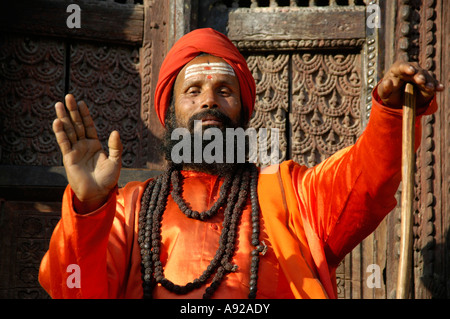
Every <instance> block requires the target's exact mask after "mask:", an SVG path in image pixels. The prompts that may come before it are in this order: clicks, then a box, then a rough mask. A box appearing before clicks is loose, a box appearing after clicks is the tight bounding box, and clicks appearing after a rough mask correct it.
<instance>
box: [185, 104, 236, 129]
mask: <svg viewBox="0 0 450 319" xmlns="http://www.w3.org/2000/svg"><path fill="white" fill-rule="evenodd" d="M207 116H214V117H215V118H217V119H218V120H219V121H221V122H222V123H223V126H224V127H235V126H236V125H235V123H233V121H232V120H231V119H230V118H229V117H228V116H226V115H225V114H223V113H222V112H220V111H218V110H215V109H207V110H205V111H202V112H199V113H197V114H194V115H193V116H191V117H190V118H189V121H188V128H189V130H190V131H193V130H194V121H201V120H202V119H204V118H205V117H207Z"/></svg>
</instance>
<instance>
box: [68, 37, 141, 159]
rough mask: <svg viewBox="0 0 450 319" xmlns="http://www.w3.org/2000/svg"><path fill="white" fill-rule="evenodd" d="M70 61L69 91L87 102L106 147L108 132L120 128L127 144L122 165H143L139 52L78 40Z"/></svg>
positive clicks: (72, 48) (72, 47)
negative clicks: (140, 140)
mask: <svg viewBox="0 0 450 319" xmlns="http://www.w3.org/2000/svg"><path fill="white" fill-rule="evenodd" d="M70 62H71V63H70V66H71V68H70V81H71V83H70V89H69V92H71V93H73V94H74V96H75V98H76V99H77V100H80V99H82V100H84V101H85V102H86V103H87V105H88V107H89V110H90V113H91V115H92V117H93V119H94V123H95V125H96V128H97V131H98V136H99V138H100V140H101V141H102V144H103V145H104V148H105V149H107V143H108V137H109V134H110V133H111V132H112V131H113V130H117V131H119V133H120V136H121V139H122V143H123V145H124V152H123V155H122V163H123V167H142V166H143V162H144V159H143V156H144V155H145V154H143V151H144V152H145V149H142V146H141V145H140V143H139V139H140V137H141V136H142V135H143V130H145V126H144V124H143V123H142V122H141V118H140V115H141V114H140V106H141V82H140V77H139V67H140V65H139V63H140V60H139V51H138V50H137V49H136V48H134V47H125V46H113V45H93V44H87V43H76V44H74V45H72V46H71V55H70Z"/></svg>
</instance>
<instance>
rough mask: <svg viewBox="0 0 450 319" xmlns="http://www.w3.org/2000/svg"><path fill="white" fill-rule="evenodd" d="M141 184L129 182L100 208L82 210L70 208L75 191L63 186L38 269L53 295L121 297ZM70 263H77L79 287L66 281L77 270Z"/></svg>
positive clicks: (67, 296) (54, 296)
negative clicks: (58, 210) (58, 212)
mask: <svg viewBox="0 0 450 319" xmlns="http://www.w3.org/2000/svg"><path fill="white" fill-rule="evenodd" d="M130 184H136V183H130ZM140 184H142V183H140ZM141 188H142V187H134V185H128V184H127V186H125V188H124V189H120V190H118V191H117V192H111V194H110V195H109V198H108V200H107V202H106V203H105V204H104V205H103V206H102V207H100V208H99V209H98V210H96V211H94V212H91V213H89V214H85V215H81V214H77V213H76V212H75V211H74V208H73V198H74V193H73V191H72V189H71V188H70V186H68V187H67V188H66V191H65V193H64V196H63V202H62V211H61V220H60V221H59V223H58V224H57V226H56V227H55V230H54V231H53V234H52V237H51V240H50V245H49V250H48V251H47V252H46V254H45V256H44V258H43V259H42V262H41V266H40V269H39V282H40V284H41V285H42V287H43V288H44V289H45V290H46V291H47V293H48V294H49V295H50V296H51V297H52V298H121V297H123V294H124V291H125V289H126V286H127V282H126V277H127V274H128V273H129V272H130V267H131V266H130V263H129V261H130V259H131V256H130V254H131V250H132V245H133V244H134V242H135V241H134V237H135V236H134V227H135V223H134V218H135V211H136V209H139V206H140V202H139V200H137V199H139V196H140V194H141V193H142V192H141ZM128 201H129V202H128ZM126 205H128V206H129V207H127V209H126V210H125V208H124V207H126ZM69 265H76V266H77V267H78V269H79V275H80V276H79V279H80V280H79V288H78V287H74V286H73V285H71V284H68V280H69V282H72V283H73V282H74V277H73V275H74V274H75V272H73V271H72V270H71V269H70V268H69V269H68V268H67V267H68V266H69ZM70 276H72V277H70ZM138 279H140V278H139V277H138ZM137 288H138V289H139V288H141V287H140V286H139V284H138V285H137ZM137 293H139V290H138V291H137ZM136 297H137V298H139V296H136Z"/></svg>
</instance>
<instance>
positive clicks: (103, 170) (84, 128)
mask: <svg viewBox="0 0 450 319" xmlns="http://www.w3.org/2000/svg"><path fill="white" fill-rule="evenodd" d="M65 102H66V107H67V110H68V112H67V111H66V109H65V107H64V104H63V103H61V102H58V103H56V104H55V109H56V116H57V118H56V119H55V120H54V122H53V131H54V133H55V136H56V141H57V142H58V145H59V148H60V149H61V152H62V155H63V163H64V167H65V170H66V174H67V179H68V181H69V184H70V186H71V188H72V189H73V191H74V193H75V195H76V199H75V202H74V204H75V209H76V210H77V212H78V213H88V212H91V211H94V210H95V209H97V208H99V207H100V206H101V205H102V204H104V202H105V201H106V199H107V197H108V195H109V193H110V192H111V190H113V189H114V188H115V186H116V185H117V182H118V180H119V175H120V168H121V166H122V160H121V157H122V150H123V146H122V143H121V141H120V136H119V133H118V132H117V131H113V132H112V133H111V135H110V136H109V140H108V148H109V155H108V154H107V153H106V152H105V151H104V150H103V148H102V145H101V143H100V141H99V139H98V136H97V131H96V129H95V126H94V122H93V120H92V117H91V115H90V114H89V110H88V107H87V105H86V103H84V102H83V101H81V102H79V103H78V105H77V102H76V101H75V98H74V97H73V95H71V94H68V95H66V98H65Z"/></svg>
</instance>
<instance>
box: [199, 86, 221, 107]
mask: <svg viewBox="0 0 450 319" xmlns="http://www.w3.org/2000/svg"><path fill="white" fill-rule="evenodd" d="M202 98H203V100H202V108H204V109H213V108H217V107H219V103H218V101H217V95H216V94H215V93H214V90H213V89H206V90H204V91H203V94H202Z"/></svg>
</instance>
